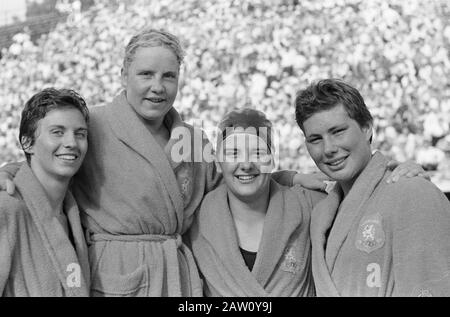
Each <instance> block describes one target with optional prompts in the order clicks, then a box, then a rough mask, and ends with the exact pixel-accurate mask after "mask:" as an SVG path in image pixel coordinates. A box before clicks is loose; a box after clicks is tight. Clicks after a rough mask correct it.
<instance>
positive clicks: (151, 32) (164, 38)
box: [123, 28, 185, 72]
mask: <svg viewBox="0 0 450 317" xmlns="http://www.w3.org/2000/svg"><path fill="white" fill-rule="evenodd" d="M158 46H162V47H165V48H168V49H170V50H171V51H172V52H173V53H174V54H175V56H176V58H177V61H178V64H179V65H181V63H182V62H183V59H184V55H185V53H184V50H183V48H182V47H181V44H180V41H179V39H178V38H177V37H176V36H175V35H173V34H171V33H169V32H167V31H164V30H156V29H152V28H148V29H144V30H142V31H141V32H139V33H138V34H136V35H134V36H133V37H132V38H131V40H130V41H129V42H128V44H127V46H126V47H125V57H124V59H123V71H124V72H126V71H128V67H129V66H130V64H131V63H132V62H133V59H134V56H135V55H136V51H137V49H138V48H141V47H158Z"/></svg>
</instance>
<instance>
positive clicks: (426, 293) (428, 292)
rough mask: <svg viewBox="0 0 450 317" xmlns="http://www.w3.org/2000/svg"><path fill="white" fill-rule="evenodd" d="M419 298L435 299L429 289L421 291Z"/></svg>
mask: <svg viewBox="0 0 450 317" xmlns="http://www.w3.org/2000/svg"><path fill="white" fill-rule="evenodd" d="M417 297H433V294H431V292H430V291H429V290H427V289H421V290H420V292H419V295H417Z"/></svg>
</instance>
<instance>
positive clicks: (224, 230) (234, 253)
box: [200, 185, 268, 296]
mask: <svg viewBox="0 0 450 317" xmlns="http://www.w3.org/2000/svg"><path fill="white" fill-rule="evenodd" d="M215 194H216V195H215V196H216V197H215V199H213V201H214V202H216V203H217V204H215V206H214V208H211V207H212V206H206V205H205V206H202V208H205V210H207V212H208V213H211V215H210V216H209V217H208V219H210V220H212V221H210V222H209V221H208V223H204V224H203V226H201V232H202V234H203V235H204V237H205V238H206V239H207V240H209V241H210V243H211V244H212V245H214V249H215V250H216V251H217V252H218V255H219V257H220V258H221V260H222V261H223V263H224V265H225V266H226V267H227V269H228V271H229V272H233V275H235V276H236V282H237V283H238V284H239V287H238V288H239V289H237V290H233V292H234V293H240V292H242V291H243V293H244V294H246V295H247V296H250V295H251V294H253V296H268V295H267V293H266V291H265V290H264V288H263V287H262V286H261V285H260V284H259V283H258V282H257V280H256V278H255V276H254V274H252V272H250V271H249V270H248V268H247V266H246V265H245V262H244V259H243V257H242V255H241V253H240V251H239V242H238V240H237V232H236V228H235V226H234V222H233V218H232V216H231V211H230V209H229V207H228V199H227V188H226V186H225V185H222V186H221V187H220V188H219V189H218V190H217V191H216V192H215ZM202 220H203V219H200V222H202Z"/></svg>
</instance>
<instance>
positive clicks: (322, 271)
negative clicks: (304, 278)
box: [311, 153, 387, 297]
mask: <svg viewBox="0 0 450 317" xmlns="http://www.w3.org/2000/svg"><path fill="white" fill-rule="evenodd" d="M386 164H387V161H386V159H385V158H384V157H383V156H382V155H381V154H380V153H375V154H374V155H373V157H372V159H371V161H370V162H369V164H368V165H367V166H366V168H365V169H364V170H363V171H362V172H361V174H360V175H359V177H358V178H357V180H356V181H355V183H354V184H353V186H352V189H351V190H350V192H349V193H348V194H347V196H346V197H345V199H344V196H343V192H342V189H341V188H340V186H339V185H337V184H336V186H335V187H334V189H333V190H332V191H331V192H330V193H329V194H328V197H326V198H325V199H324V200H322V201H321V202H319V203H318V204H317V205H316V207H315V208H314V210H313V213H312V221H311V240H312V244H313V257H312V263H313V272H314V281H315V283H316V289H317V295H318V296H327V297H330V296H339V292H338V290H337V289H336V286H335V284H334V282H333V279H332V273H333V269H334V264H335V262H336V259H337V256H338V254H339V251H340V249H341V247H342V245H343V244H344V242H345V240H346V238H347V236H348V234H349V232H350V230H351V228H352V226H354V224H355V222H356V221H359V219H360V217H361V213H362V212H363V211H364V208H365V206H366V204H367V203H368V201H369V199H370V197H371V194H372V193H373V192H374V190H375V188H376V186H377V184H378V183H379V182H380V181H381V180H382V178H383V175H384V171H385V168H384V167H385V166H386ZM337 213H339V215H338V216H336V214H337ZM330 229H331V231H329V230H330ZM328 232H329V235H328V239H327V233H328Z"/></svg>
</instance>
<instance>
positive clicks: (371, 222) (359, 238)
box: [356, 213, 385, 253]
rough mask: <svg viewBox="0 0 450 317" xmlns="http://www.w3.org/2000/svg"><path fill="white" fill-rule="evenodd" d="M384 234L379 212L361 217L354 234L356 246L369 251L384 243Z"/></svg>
mask: <svg viewBox="0 0 450 317" xmlns="http://www.w3.org/2000/svg"><path fill="white" fill-rule="evenodd" d="M384 240H385V234H384V231H383V226H382V219H381V215H380V214H379V213H376V214H374V215H370V216H369V217H367V218H363V220H361V222H360V224H359V228H358V233H357V235H356V248H357V249H358V250H361V251H364V252H366V253H370V252H372V251H375V250H377V249H379V248H381V247H382V246H383V245H384Z"/></svg>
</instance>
